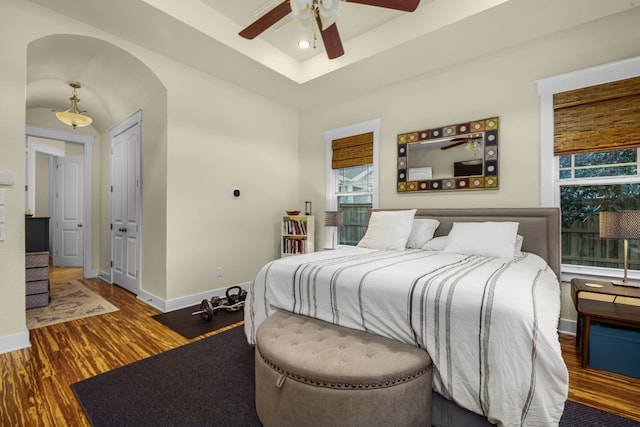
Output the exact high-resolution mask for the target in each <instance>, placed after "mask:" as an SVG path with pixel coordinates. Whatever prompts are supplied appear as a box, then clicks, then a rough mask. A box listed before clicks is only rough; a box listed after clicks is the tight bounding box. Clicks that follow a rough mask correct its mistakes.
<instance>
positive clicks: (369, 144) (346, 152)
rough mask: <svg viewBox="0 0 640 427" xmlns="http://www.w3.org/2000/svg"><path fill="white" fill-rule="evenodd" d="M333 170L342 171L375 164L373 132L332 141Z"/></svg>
mask: <svg viewBox="0 0 640 427" xmlns="http://www.w3.org/2000/svg"><path fill="white" fill-rule="evenodd" d="M331 150H332V155H331V168H333V169H342V168H349V167H352V166H360V165H368V164H370V163H373V132H368V133H362V134H360V135H353V136H348V137H346V138H340V139H334V140H333V141H331Z"/></svg>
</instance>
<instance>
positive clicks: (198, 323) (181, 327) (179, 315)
mask: <svg viewBox="0 0 640 427" xmlns="http://www.w3.org/2000/svg"><path fill="white" fill-rule="evenodd" d="M198 310H200V305H195V306H193V307H187V308H181V309H179V310H174V311H169V312H167V313H161V314H156V315H155V316H151V317H152V318H153V319H155V320H157V321H158V322H160V323H162V324H163V325H165V326H167V327H169V328H171V329H173V330H174V331H176V332H177V333H179V334H180V335H182V336H183V337H185V338H187V339H191V338H195V337H197V336H200V335H204V334H206V333H208V332H211V331H215V330H217V329H220V328H224V327H225V326H229V325H231V324H233V323H238V322H240V321H242V320H243V319H244V311H243V310H238V311H226V310H217V311H216V314H214V315H213V317H212V318H211V320H208V321H207V320H204V319H203V318H202V317H201V316H199V315H197V316H192V315H191V313H195V312H196V311H198Z"/></svg>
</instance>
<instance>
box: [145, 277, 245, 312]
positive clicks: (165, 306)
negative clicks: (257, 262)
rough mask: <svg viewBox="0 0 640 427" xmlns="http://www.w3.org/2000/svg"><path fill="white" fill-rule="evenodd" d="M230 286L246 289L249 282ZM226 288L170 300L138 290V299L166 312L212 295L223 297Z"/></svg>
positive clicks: (192, 304)
mask: <svg viewBox="0 0 640 427" xmlns="http://www.w3.org/2000/svg"><path fill="white" fill-rule="evenodd" d="M232 286H240V288H241V289H243V290H248V289H249V286H251V282H245V283H239V284H237V285H232ZM230 287H231V286H230ZM227 289H228V288H221V289H214V290H212V291H207V292H202V293H199V294H194V295H187V296H185V297H180V298H175V299H171V300H165V299H162V298H160V297H158V296H156V295H153V294H151V293H149V292H145V291H144V290H140V293H138V299H139V300H141V301H143V302H144V303H146V304H148V305H150V306H152V307H154V308H157V309H158V310H160V311H162V312H163V313H166V312H167V311H173V310H180V309H181V308H185V307H191V306H194V305H198V304H200V303H201V302H202V300H203V299H211V298H212V297H220V298H222V297H225V296H226V295H227Z"/></svg>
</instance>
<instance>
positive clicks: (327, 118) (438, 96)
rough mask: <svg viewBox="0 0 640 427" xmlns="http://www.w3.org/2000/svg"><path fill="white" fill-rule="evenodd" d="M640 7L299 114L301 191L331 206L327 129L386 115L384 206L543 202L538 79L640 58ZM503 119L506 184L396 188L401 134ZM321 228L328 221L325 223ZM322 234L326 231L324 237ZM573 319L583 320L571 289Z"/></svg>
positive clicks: (566, 312)
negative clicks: (437, 190)
mask: <svg viewBox="0 0 640 427" xmlns="http://www.w3.org/2000/svg"><path fill="white" fill-rule="evenodd" d="M638 22H640V10H638V9H637V8H636V9H634V10H632V11H629V12H625V13H623V14H618V15H614V16H611V17H609V18H605V19H602V20H599V21H596V22H595V23H593V24H590V25H588V26H584V27H578V28H575V29H573V30H571V31H566V32H562V33H560V34H558V35H557V36H555V37H553V38H544V39H540V40H537V41H534V42H529V43H527V44H525V45H521V46H519V47H518V48H512V49H507V50H504V51H501V52H496V53H494V54H491V55H488V56H485V57H480V58H477V59H476V60H475V61H474V62H473V63H464V64H458V65H456V66H452V67H448V68H445V69H442V70H439V71H437V72H434V73H429V74H426V75H422V76H420V77H417V78H414V79H411V80H409V81H405V82H403V83H400V84H397V85H395V86H393V87H389V88H385V89H381V90H379V91H376V92H374V93H371V94H369V95H367V96H363V97H360V98H356V99H353V100H351V101H350V102H346V103H343V104H340V105H330V106H326V107H323V108H318V109H315V110H312V111H306V112H304V113H302V114H301V117H300V169H301V170H304V171H305V174H304V177H303V179H302V180H301V186H300V194H301V197H302V198H303V199H311V200H313V203H314V206H316V210H323V209H324V204H325V199H324V191H325V163H324V162H323V161H321V160H320V159H324V156H325V142H324V139H323V132H324V131H325V130H328V129H334V128H338V127H342V126H345V125H348V124H352V123H358V122H361V121H365V120H370V119H373V118H380V119H381V138H380V206H381V207H383V208H409V207H419V208H458V207H535V206H540V152H539V150H540V143H539V141H540V112H539V108H540V106H539V99H538V95H537V92H536V84H535V82H536V80H538V79H541V78H545V77H549V76H553V75H557V74H562V73H566V72H569V71H574V70H578V69H582V68H587V67H591V66H595V65H599V64H603V63H608V62H612V61H616V60H620V59H624V58H629V57H633V56H637V55H640V26H639V25H638ZM493 116H499V117H500V148H499V156H500V157H499V158H500V164H499V165H500V166H499V167H500V189H499V190H496V191H478V192H476V191H466V192H465V191H463V192H444V193H437V194H436V193H412V194H408V193H401V194H399V193H397V192H396V161H397V157H396V135H397V134H399V133H403V132H407V131H413V130H418V129H428V128H434V127H438V126H444V125H449V124H455V123H460V122H465V121H470V120H474V119H481V118H488V117H493ZM320 225H321V224H320ZM321 236H324V230H322V227H318V228H317V230H316V239H319V238H320V237H321ZM563 295H564V296H563V313H562V317H563V318H565V319H572V318H575V314H574V313H573V309H572V304H571V299H570V297H569V296H568V288H567V287H566V285H563Z"/></svg>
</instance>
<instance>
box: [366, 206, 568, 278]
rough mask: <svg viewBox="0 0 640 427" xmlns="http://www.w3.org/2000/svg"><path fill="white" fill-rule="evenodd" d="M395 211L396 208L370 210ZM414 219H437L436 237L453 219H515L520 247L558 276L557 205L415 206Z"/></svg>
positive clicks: (446, 232)
mask: <svg viewBox="0 0 640 427" xmlns="http://www.w3.org/2000/svg"><path fill="white" fill-rule="evenodd" d="M376 210H395V209H373V211H376ZM416 218H435V219H437V220H438V221H440V226H439V227H438V229H437V230H436V234H435V235H436V236H445V235H447V234H449V231H450V230H451V227H452V226H453V223H454V222H482V221H515V222H518V223H520V226H519V228H518V234H520V235H522V236H523V237H524V241H523V243H522V250H523V251H525V252H531V253H534V254H536V255H538V256H540V257H542V258H543V259H544V260H546V261H547V264H549V266H550V267H551V269H552V270H553V271H554V272H555V273H556V276H557V277H558V278H560V264H561V253H560V209H558V208H485V209H418V211H417V212H416Z"/></svg>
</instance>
